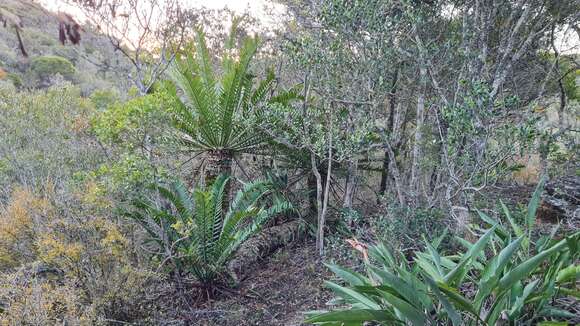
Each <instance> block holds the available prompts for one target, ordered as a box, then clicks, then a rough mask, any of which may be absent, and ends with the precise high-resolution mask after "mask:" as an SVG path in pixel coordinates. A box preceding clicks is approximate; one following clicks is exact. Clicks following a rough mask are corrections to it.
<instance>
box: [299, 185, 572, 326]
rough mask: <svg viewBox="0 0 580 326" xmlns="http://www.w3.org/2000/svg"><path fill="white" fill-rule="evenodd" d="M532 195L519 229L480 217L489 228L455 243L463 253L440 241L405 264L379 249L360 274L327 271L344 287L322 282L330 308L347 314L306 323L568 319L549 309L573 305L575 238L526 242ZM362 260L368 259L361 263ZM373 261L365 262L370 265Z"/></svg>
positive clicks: (315, 316) (525, 322)
mask: <svg viewBox="0 0 580 326" xmlns="http://www.w3.org/2000/svg"><path fill="white" fill-rule="evenodd" d="M539 193H540V192H539V191H536V193H535V194H534V197H533V198H532V201H531V202H530V205H529V207H528V216H527V219H526V224H525V225H518V224H517V223H516V222H515V221H514V219H513V218H512V217H511V214H510V212H509V210H508V209H507V208H505V206H504V214H505V218H506V220H505V221H497V220H493V219H492V218H490V217H489V216H487V215H485V214H483V213H480V216H481V218H482V220H483V223H487V224H491V225H492V226H491V227H490V228H489V229H487V230H483V229H480V228H479V227H477V226H475V227H474V228H473V232H476V233H477V234H479V235H480V236H479V239H478V240H477V241H476V242H475V243H473V244H472V243H470V242H468V241H466V240H464V239H459V242H460V243H461V244H462V245H464V246H465V247H466V250H465V251H463V252H460V253H457V254H452V255H444V254H443V253H442V252H441V250H440V249H438V248H439V246H440V244H441V241H442V239H443V237H444V236H445V234H443V235H442V236H441V237H439V238H437V239H435V240H434V241H432V242H428V241H427V240H426V241H425V245H426V250H425V251H417V252H416V253H415V257H414V259H413V261H411V262H409V261H408V260H407V258H406V257H405V256H404V255H402V254H393V253H392V252H391V251H390V250H388V249H387V248H386V246H384V245H376V246H372V247H371V248H369V249H368V251H367V249H366V248H364V246H357V247H356V248H357V249H358V250H359V251H362V252H363V256H364V257H365V262H366V275H363V274H361V273H357V272H354V271H350V270H348V269H345V268H341V267H339V266H336V265H328V266H329V267H330V269H331V270H332V271H333V272H334V273H335V274H336V275H337V276H338V277H339V278H340V279H342V280H343V281H345V282H346V283H347V286H341V285H338V284H336V283H333V282H326V284H327V286H328V287H329V288H330V289H332V290H333V291H334V292H335V293H336V294H337V296H338V298H337V299H336V301H334V303H336V304H348V305H350V306H349V307H348V308H342V309H336V310H334V311H331V312H315V313H313V315H312V316H311V317H310V318H309V319H308V320H307V322H309V323H315V324H323V325H363V324H364V323H365V322H369V321H374V322H378V323H379V324H381V325H393V324H401V325H404V324H412V325H440V324H453V325H480V324H483V325H496V324H498V323H501V324H504V323H509V324H517V325H528V324H535V323H538V322H540V321H542V320H552V319H553V318H556V319H565V318H573V317H574V314H571V313H569V312H567V311H565V310H562V309H560V308H558V307H556V306H555V302H556V299H557V298H560V297H565V296H568V295H570V296H574V297H576V298H578V296H579V294H578V291H577V290H576V282H577V280H578V277H579V275H580V274H579V266H577V265H575V263H576V262H577V259H578V258H579V254H580V251H578V240H579V239H580V233H578V232H577V233H575V234H572V235H569V236H567V237H565V238H564V239H560V240H558V239H554V238H553V235H554V234H555V232H556V230H557V228H556V229H555V230H554V232H553V234H552V236H544V237H542V238H540V239H537V240H536V239H533V238H532V236H531V235H532V228H533V224H534V221H535V212H536V208H537V206H538V203H539V197H540V196H539ZM367 254H368V255H369V256H370V259H369V258H366V257H367ZM371 259H372V261H371Z"/></svg>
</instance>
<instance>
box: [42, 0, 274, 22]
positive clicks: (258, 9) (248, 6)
mask: <svg viewBox="0 0 580 326" xmlns="http://www.w3.org/2000/svg"><path fill="white" fill-rule="evenodd" d="M37 1H38V2H40V3H41V4H42V5H43V6H44V7H45V8H47V9H49V10H52V11H64V12H69V13H72V14H75V15H79V14H80V11H79V10H78V9H76V8H74V7H73V6H70V5H67V4H66V1H65V0H37ZM182 4H183V5H185V6H187V7H190V8H195V7H197V8H201V7H205V8H208V9H223V8H228V9H230V10H233V11H236V12H238V13H244V12H246V11H247V12H249V13H251V14H252V15H253V16H255V17H256V18H260V19H262V20H269V19H268V18H269V17H268V14H267V13H266V11H265V10H264V6H269V7H272V6H274V7H275V8H277V11H278V10H282V9H281V5H277V4H272V2H270V1H268V0H182Z"/></svg>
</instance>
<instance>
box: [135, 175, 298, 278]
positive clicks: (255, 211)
mask: <svg viewBox="0 0 580 326" xmlns="http://www.w3.org/2000/svg"><path fill="white" fill-rule="evenodd" d="M228 182H230V177H228V176H227V175H220V176H218V178H217V179H216V180H215V181H214V182H213V184H212V187H211V188H210V189H207V190H205V189H197V190H195V191H194V192H193V193H190V192H189V191H188V190H187V189H186V188H185V186H184V185H183V183H181V182H175V183H173V184H171V185H170V186H162V185H157V186H154V187H153V190H154V191H158V193H159V195H160V196H161V197H162V198H163V199H164V200H165V201H167V202H168V203H170V204H171V206H172V207H171V208H168V207H166V206H164V205H161V207H162V208H157V207H156V206H155V203H154V202H153V201H152V200H147V199H140V200H136V201H135V202H134V203H133V207H134V208H135V210H134V211H132V212H129V213H127V214H126V216H129V217H131V218H132V219H134V220H135V221H137V222H138V223H139V224H140V225H142V226H143V228H144V229H145V230H146V231H147V232H148V233H149V235H150V237H151V239H152V240H153V241H155V242H156V243H157V244H159V246H160V247H161V248H166V245H167V243H168V242H169V244H170V246H171V248H174V249H173V250H175V253H177V254H176V255H175V256H176V257H180V258H179V259H178V262H177V264H178V266H179V267H180V268H184V269H187V270H188V271H190V272H191V273H192V274H193V275H194V276H195V277H196V278H197V279H198V280H200V281H203V282H214V281H216V280H217V279H219V278H220V277H221V276H223V274H224V272H225V267H226V265H227V262H228V261H229V259H231V257H232V256H233V254H234V253H235V252H236V250H237V249H238V248H239V247H240V245H241V244H242V243H243V242H244V241H246V240H247V239H248V238H249V237H251V236H252V235H254V234H255V233H256V232H258V231H259V230H260V229H261V228H262V226H263V225H264V224H265V223H266V222H267V221H268V220H269V219H270V218H271V217H272V216H275V215H277V214H280V213H282V212H284V211H287V210H290V209H292V205H291V204H290V203H288V202H285V201H282V200H279V198H270V194H272V193H273V189H272V183H271V182H269V181H262V180H256V181H253V182H249V183H246V184H244V185H243V186H242V189H240V190H239V191H238V192H237V193H236V195H235V196H234V200H233V201H232V203H231V205H230V207H229V209H228V210H227V212H225V213H224V211H223V203H224V200H225V195H226V192H225V189H227V183H228ZM266 196H268V197H267V198H266ZM266 199H267V200H266ZM266 203H273V204H268V205H267V204H266ZM175 253H172V254H175Z"/></svg>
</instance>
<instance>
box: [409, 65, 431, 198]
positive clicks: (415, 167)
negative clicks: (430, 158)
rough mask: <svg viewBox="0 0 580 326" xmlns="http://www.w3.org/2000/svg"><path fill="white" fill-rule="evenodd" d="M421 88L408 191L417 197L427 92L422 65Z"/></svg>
mask: <svg viewBox="0 0 580 326" xmlns="http://www.w3.org/2000/svg"><path fill="white" fill-rule="evenodd" d="M419 75H420V83H421V87H420V90H419V95H418V97H417V110H416V117H415V121H416V123H415V142H414V144H413V162H412V166H411V181H410V184H409V189H410V190H411V191H412V192H413V194H414V195H415V196H416V197H417V199H418V197H419V193H420V192H419V190H420V189H421V187H420V185H419V183H420V182H421V168H420V166H419V165H420V164H421V162H422V160H423V151H422V145H423V125H424V123H425V92H426V91H427V69H426V67H425V65H424V64H421V67H420V68H419Z"/></svg>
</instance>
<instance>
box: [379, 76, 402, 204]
mask: <svg viewBox="0 0 580 326" xmlns="http://www.w3.org/2000/svg"><path fill="white" fill-rule="evenodd" d="M398 79H399V69H398V68H397V70H396V71H395V73H394V74H393V82H392V84H391V90H390V91H389V94H388V103H389V119H388V121H387V127H388V128H389V131H388V132H389V138H391V137H392V135H393V131H394V130H393V126H394V121H395V109H396V108H395V105H396V100H397V98H396V96H395V94H396V92H397V82H398ZM390 140H391V141H392V139H390ZM392 159H394V158H392V157H391V156H390V155H389V151H387V150H385V156H384V159H383V168H382V171H381V185H380V188H379V194H381V195H384V194H385V191H386V190H387V182H388V180H389V166H390V160H392Z"/></svg>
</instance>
